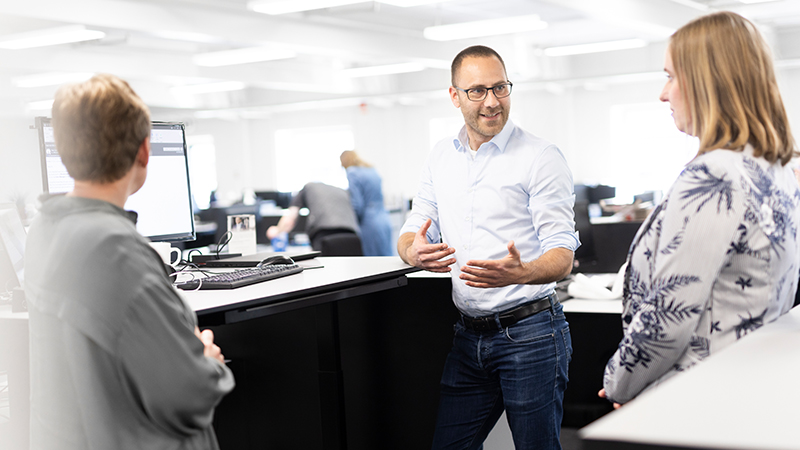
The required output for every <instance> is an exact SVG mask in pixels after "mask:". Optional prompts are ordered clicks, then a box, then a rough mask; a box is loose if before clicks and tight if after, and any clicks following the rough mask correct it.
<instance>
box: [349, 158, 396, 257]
mask: <svg viewBox="0 0 800 450" xmlns="http://www.w3.org/2000/svg"><path fill="white" fill-rule="evenodd" d="M339 159H340V161H341V163H342V167H344V168H345V170H346V171H347V181H348V182H349V183H350V187H349V189H348V190H349V191H350V202H351V203H352V205H353V210H354V211H355V212H356V217H358V226H359V227H360V228H361V247H362V249H363V251H364V256H391V255H393V254H394V252H393V250H394V244H393V243H392V224H391V222H390V220H389V213H388V212H386V208H385V207H384V205H383V189H382V188H381V176H380V175H379V174H378V171H377V170H375V168H373V167H372V166H371V165H369V164H367V163H366V162H364V160H362V159H361V158H360V157H359V156H358V154H357V153H356V152H355V151H353V150H346V151H344V152H342V154H341V156H340V157H339Z"/></svg>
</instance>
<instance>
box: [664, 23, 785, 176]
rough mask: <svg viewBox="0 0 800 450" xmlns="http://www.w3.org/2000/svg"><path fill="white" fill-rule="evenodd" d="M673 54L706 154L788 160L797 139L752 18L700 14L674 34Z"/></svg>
mask: <svg viewBox="0 0 800 450" xmlns="http://www.w3.org/2000/svg"><path fill="white" fill-rule="evenodd" d="M669 52H670V56H671V57H672V62H673V65H674V67H675V71H676V76H677V78H678V82H679V83H680V88H681V91H682V93H683V96H684V101H685V103H686V105H687V106H688V108H689V113H690V115H691V120H692V130H687V131H691V134H692V135H694V136H697V137H698V138H699V139H700V150H699V152H698V154H703V153H705V152H709V151H711V150H715V149H721V148H723V149H729V150H742V149H743V148H744V146H745V144H748V143H749V144H751V145H752V146H753V148H754V149H755V155H756V156H759V157H763V158H764V159H766V160H768V161H770V162H773V163H774V162H776V161H780V162H781V163H782V164H784V165H785V164H786V163H788V162H789V160H790V159H791V158H792V156H794V155H795V151H794V147H795V142H794V138H793V137H792V133H791V130H790V127H789V120H788V118H787V116H786V110H785V108H784V106H783V101H782V100H781V95H780V92H779V90H778V83H777V81H776V79H775V69H774V67H773V63H772V55H771V53H770V50H769V47H768V45H767V43H766V41H765V40H764V38H763V37H762V36H761V34H760V33H759V32H758V30H757V29H756V27H755V25H753V24H752V23H751V22H750V21H749V20H747V19H745V18H744V17H742V16H740V15H738V14H736V13H732V12H728V11H723V12H718V13H714V14H709V15H707V16H703V17H699V18H697V19H695V20H693V21H691V22H689V23H688V24H686V25H684V26H683V27H681V28H680V29H679V30H678V31H676V32H675V34H673V35H672V38H671V39H670V45H669Z"/></svg>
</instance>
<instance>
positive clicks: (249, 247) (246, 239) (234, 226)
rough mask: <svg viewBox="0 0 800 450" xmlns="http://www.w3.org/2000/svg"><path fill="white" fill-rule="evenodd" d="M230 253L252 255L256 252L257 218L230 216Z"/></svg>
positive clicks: (251, 216) (252, 216)
mask: <svg viewBox="0 0 800 450" xmlns="http://www.w3.org/2000/svg"><path fill="white" fill-rule="evenodd" d="M228 232H229V233H230V236H231V238H230V241H228V252H230V253H241V254H242V255H252V254H253V253H255V252H256V216H255V215H254V214H236V215H231V216H228Z"/></svg>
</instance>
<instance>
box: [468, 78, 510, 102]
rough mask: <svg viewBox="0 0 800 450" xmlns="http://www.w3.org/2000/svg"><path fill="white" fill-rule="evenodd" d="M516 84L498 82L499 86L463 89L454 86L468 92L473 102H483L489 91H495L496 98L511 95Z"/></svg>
mask: <svg viewBox="0 0 800 450" xmlns="http://www.w3.org/2000/svg"><path fill="white" fill-rule="evenodd" d="M512 86H514V84H513V83H512V82H510V81H509V82H508V83H503V84H498V85H497V86H492V87H488V88H485V87H477V88H472V89H461V88H460V87H458V86H453V87H454V88H456V89H458V90H459V91H461V92H463V93H465V94H467V98H468V99H470V100H472V101H473V102H482V101H483V100H484V99H485V98H486V96H487V95H489V91H492V92H494V96H495V98H504V97H508V96H509V95H511V87H512Z"/></svg>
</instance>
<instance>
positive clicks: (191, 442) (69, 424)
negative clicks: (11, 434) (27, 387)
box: [25, 75, 234, 450]
mask: <svg viewBox="0 0 800 450" xmlns="http://www.w3.org/2000/svg"><path fill="white" fill-rule="evenodd" d="M53 129H54V134H55V141H56V143H57V145H58V150H59V153H60V154H61V158H62V160H63V162H64V165H65V166H66V168H67V170H68V172H69V174H70V176H72V178H74V179H75V188H74V189H73V190H72V191H71V192H70V193H68V194H66V195H58V196H53V197H50V198H44V199H43V200H44V201H43V204H42V207H41V211H40V214H39V215H38V217H36V219H35V220H34V221H33V224H32V225H31V227H30V232H29V234H28V240H27V249H26V254H25V259H26V267H25V294H26V297H27V300H28V309H29V313H30V324H29V329H30V373H31V428H30V431H31V436H30V437H31V449H33V450H41V449H48V450H49V449H53V450H56V449H57V450H72V449H75V450H77V449H89V448H92V449H112V448H113V449H117V450H122V449H144V448H147V449H167V448H169V449H200V448H202V449H214V448H217V447H218V446H217V440H216V437H215V435H214V430H213V428H212V426H211V422H212V419H213V414H214V407H215V406H216V405H217V403H218V402H219V401H220V399H221V398H222V397H223V396H224V395H225V394H226V393H228V392H230V391H231V390H232V389H233V386H234V381H233V375H232V373H231V371H230V370H229V369H228V368H227V367H226V366H225V364H224V362H223V357H222V353H221V352H220V349H219V347H217V346H216V345H214V342H213V340H214V337H213V334H212V333H211V331H210V330H206V331H203V332H202V333H200V331H199V330H198V328H197V324H196V323H197V322H196V317H195V314H194V312H193V311H192V310H191V309H190V308H189V306H187V304H186V303H185V302H184V301H183V299H182V298H181V297H180V296H179V294H178V292H177V291H176V290H175V289H174V288H173V287H172V283H171V281H170V279H169V278H168V276H167V274H166V273H165V271H164V263H163V262H162V261H161V258H160V257H159V256H158V253H156V252H155V250H153V249H152V248H151V247H150V245H149V243H148V241H147V240H146V239H145V238H144V237H142V236H141V235H140V234H139V233H138V232H137V231H136V226H135V220H136V213H132V212H127V211H125V210H123V207H124V205H125V201H126V200H127V198H128V196H130V195H131V194H133V193H134V192H136V191H137V190H139V188H141V187H142V185H143V184H144V182H145V178H146V176H147V164H148V161H149V157H150V113H149V111H148V109H147V106H145V104H144V103H143V102H142V100H141V99H140V98H139V97H138V96H137V95H136V93H134V92H133V90H132V89H131V88H130V86H129V85H128V84H127V83H126V82H124V81H122V80H120V79H119V78H116V77H114V76H111V75H97V76H95V77H93V78H92V79H90V80H89V81H86V82H84V83H81V84H76V85H71V86H64V87H62V88H61V89H59V90H58V92H57V93H56V98H55V102H54V103H53Z"/></svg>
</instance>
